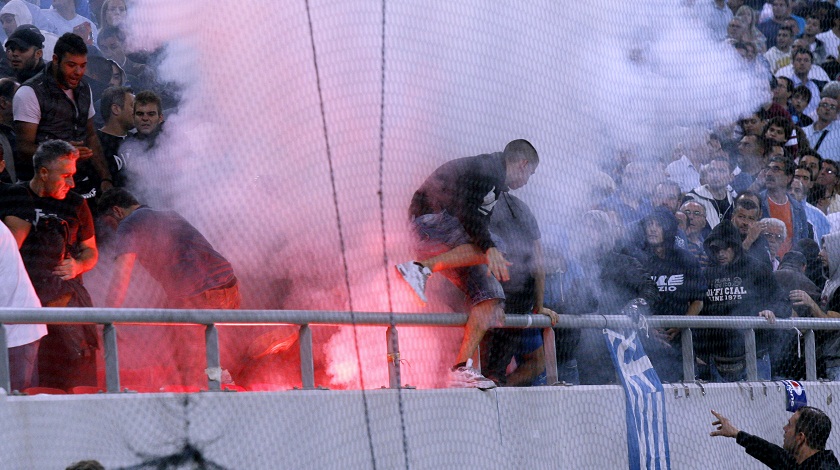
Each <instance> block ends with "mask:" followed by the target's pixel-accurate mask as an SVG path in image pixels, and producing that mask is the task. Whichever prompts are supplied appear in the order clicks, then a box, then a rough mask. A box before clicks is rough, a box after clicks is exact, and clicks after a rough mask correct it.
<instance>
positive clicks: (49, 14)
mask: <svg viewBox="0 0 840 470" xmlns="http://www.w3.org/2000/svg"><path fill="white" fill-rule="evenodd" d="M41 11H42V12H43V21H44V29H45V30H47V31H49V32H51V33H53V34H55V35H56V36H61V35H62V34H64V33H75V34H78V35H79V36H81V37H82V39H84V40H85V44H87V45H88V46H91V45H93V40H94V38H96V36H97V35H98V34H99V31H98V30H97V28H96V24H95V23H94V22H93V21H91V20H90V19H88V18H85V17H84V16H82V15H78V14H76V0H53V2H52V8H50V9H48V10H41Z"/></svg>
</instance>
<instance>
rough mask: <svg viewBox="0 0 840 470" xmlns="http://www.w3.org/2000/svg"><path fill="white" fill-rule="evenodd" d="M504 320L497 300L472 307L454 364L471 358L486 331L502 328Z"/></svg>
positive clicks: (490, 300) (502, 311) (486, 301)
mask: <svg viewBox="0 0 840 470" xmlns="http://www.w3.org/2000/svg"><path fill="white" fill-rule="evenodd" d="M465 246H469V245H465ZM456 249H457V248H456ZM504 318H505V312H504V310H503V309H502V306H501V303H500V302H499V299H489V300H485V301H483V302H479V303H478V304H476V305H475V306H473V308H472V309H470V316H469V318H468V319H467V324H466V326H465V327H464V340H463V341H462V342H461V349H460V351H458V357H457V358H456V359H455V363H456V364H461V363H465V362H467V359H470V358H472V357H473V355H474V354H475V352H476V350H477V349H478V345H479V343H481V338H483V337H484V334H485V333H487V330H488V329H490V328H494V327H500V326H502V324H503V323H504Z"/></svg>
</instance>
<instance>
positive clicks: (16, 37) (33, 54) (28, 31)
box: [6, 24, 44, 72]
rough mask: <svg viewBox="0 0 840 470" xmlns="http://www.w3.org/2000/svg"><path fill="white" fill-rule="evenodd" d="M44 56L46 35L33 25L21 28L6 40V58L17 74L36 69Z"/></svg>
mask: <svg viewBox="0 0 840 470" xmlns="http://www.w3.org/2000/svg"><path fill="white" fill-rule="evenodd" d="M43 55H44V35H43V34H41V30H39V29H38V28H36V27H35V26H32V25H31V24H26V25H23V26H19V27H18V28H17V29H15V30H14V32H12V34H11V35H10V36H9V39H8V40H6V58H7V59H8V60H9V65H11V66H12V70H14V71H15V72H20V71H22V70H32V69H34V68H35V67H37V66H38V64H40V63H41V58H42V57H43Z"/></svg>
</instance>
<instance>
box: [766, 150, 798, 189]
mask: <svg viewBox="0 0 840 470" xmlns="http://www.w3.org/2000/svg"><path fill="white" fill-rule="evenodd" d="M794 169H796V167H795V166H794V164H793V162H792V161H791V160H790V159H788V158H784V157H772V158H770V161H769V162H768V163H767V174H766V176H765V178H764V187H765V188H767V189H768V190H773V189H787V187H788V186H790V182H791V180H793V170H794Z"/></svg>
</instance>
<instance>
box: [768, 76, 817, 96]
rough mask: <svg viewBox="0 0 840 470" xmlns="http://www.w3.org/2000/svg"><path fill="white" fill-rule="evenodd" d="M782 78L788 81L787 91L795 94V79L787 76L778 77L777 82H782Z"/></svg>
mask: <svg viewBox="0 0 840 470" xmlns="http://www.w3.org/2000/svg"><path fill="white" fill-rule="evenodd" d="M782 79H784V81H785V83H786V85H785V89H787V92H788V93H791V94H793V80H791V79H789V78H787V77H776V84H777V85H778V84H779V83H781V80H782ZM806 90H807V88H806ZM809 91H810V90H809Z"/></svg>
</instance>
